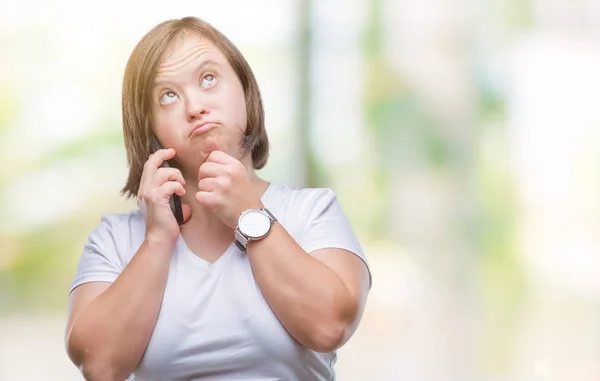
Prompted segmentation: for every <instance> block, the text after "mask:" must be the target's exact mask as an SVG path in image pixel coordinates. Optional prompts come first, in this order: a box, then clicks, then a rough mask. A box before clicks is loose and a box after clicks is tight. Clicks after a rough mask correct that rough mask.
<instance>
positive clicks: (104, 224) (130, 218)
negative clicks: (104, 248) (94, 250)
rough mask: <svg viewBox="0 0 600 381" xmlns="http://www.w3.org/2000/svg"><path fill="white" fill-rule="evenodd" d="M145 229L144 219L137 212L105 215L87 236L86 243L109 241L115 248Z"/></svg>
mask: <svg viewBox="0 0 600 381" xmlns="http://www.w3.org/2000/svg"><path fill="white" fill-rule="evenodd" d="M144 229H145V224H144V217H143V216H142V214H141V212H140V211H139V210H135V211H131V212H128V213H106V214H102V215H101V216H100V221H99V223H98V224H97V225H96V226H95V227H94V229H93V230H92V231H91V233H90V234H89V236H88V242H102V241H107V240H111V241H113V242H114V244H115V246H117V247H118V246H120V243H121V241H130V240H131V237H132V235H137V233H138V232H140V231H143V230H144Z"/></svg>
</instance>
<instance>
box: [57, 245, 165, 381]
mask: <svg viewBox="0 0 600 381" xmlns="http://www.w3.org/2000/svg"><path fill="white" fill-rule="evenodd" d="M170 251H171V249H170V246H169V245H168V244H164V243H161V242H157V241H153V240H145V241H144V243H143V244H142V245H141V246H140V248H139V250H138V251H137V253H136V254H135V255H134V256H133V258H132V260H131V262H130V263H129V264H128V265H127V267H126V268H125V269H124V270H123V272H122V273H121V274H120V275H119V277H118V278H117V280H116V281H115V282H114V283H113V284H111V285H110V287H109V288H108V289H106V291H104V292H103V293H102V294H101V295H99V296H98V297H96V298H95V299H94V300H93V301H92V302H91V303H90V304H89V305H88V306H87V307H85V308H84V309H83V311H82V312H81V313H80V315H79V316H77V317H75V321H74V323H73V325H72V327H71V331H70V332H69V334H68V337H67V343H68V351H69V355H70V357H71V359H72V360H73V362H75V363H76V364H77V365H78V366H79V367H80V368H81V370H82V372H83V374H84V375H86V377H87V376H89V377H90V378H92V379H93V377H98V374H101V376H100V377H101V378H102V379H105V378H106V379H113V378H114V379H120V380H123V379H125V378H126V377H128V376H129V374H130V373H131V372H132V371H133V370H134V369H135V367H136V366H137V364H138V363H139V361H140V359H141V357H142V355H143V353H144V351H145V349H146V346H147V345H148V341H149V340H150V336H151V334H152V331H153V329H154V325H155V323H156V319H157V317H158V313H159V311H160V306H161V302H162V297H163V293H164V289H165V285H166V281H167V276H168V269H169V261H170Z"/></svg>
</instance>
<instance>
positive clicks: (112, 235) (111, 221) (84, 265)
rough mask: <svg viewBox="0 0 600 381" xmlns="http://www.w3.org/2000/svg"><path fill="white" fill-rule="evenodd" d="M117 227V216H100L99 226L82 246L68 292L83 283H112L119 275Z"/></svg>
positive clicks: (120, 265) (120, 264) (120, 266)
mask: <svg viewBox="0 0 600 381" xmlns="http://www.w3.org/2000/svg"><path fill="white" fill-rule="evenodd" d="M118 225H119V220H118V218H117V216H113V215H104V216H102V218H101V220H100V224H99V225H98V226H97V227H96V228H95V229H94V230H93V231H92V232H91V233H90V234H89V236H88V240H87V242H86V243H85V245H84V246H83V253H82V255H81V257H80V259H79V264H78V266H77V272H76V274H75V279H74V280H73V283H72V284H71V290H70V291H73V290H74V289H75V288H76V287H77V286H79V285H81V284H83V283H88V282H114V281H115V280H116V279H117V277H118V276H119V274H121V271H123V265H122V262H121V260H120V259H119V253H118V247H117V242H118V240H117V238H116V234H117V233H118V227H119V226H118Z"/></svg>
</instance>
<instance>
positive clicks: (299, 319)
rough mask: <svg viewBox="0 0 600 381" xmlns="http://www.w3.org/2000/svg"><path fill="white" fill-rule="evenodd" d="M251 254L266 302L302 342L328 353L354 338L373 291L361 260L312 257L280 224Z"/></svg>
mask: <svg viewBox="0 0 600 381" xmlns="http://www.w3.org/2000/svg"><path fill="white" fill-rule="evenodd" d="M247 253H248V258H249V259H250V262H251V264H252V269H253V271H254V274H255V277H256V281H257V283H258V285H259V287H260V289H261V291H262V293H263V295H264V297H265V300H266V301H267V302H268V303H269V306H270V307H271V309H272V310H273V312H274V313H275V315H276V316H277V318H278V319H279V320H280V321H281V323H282V324H283V326H284V327H285V328H286V329H287V331H288V332H289V333H290V334H291V335H292V336H293V337H294V338H295V339H296V340H297V341H298V342H299V343H300V344H302V345H304V346H306V347H308V348H310V349H312V350H315V351H317V352H330V351H333V350H335V349H337V348H339V347H341V346H342V345H343V344H344V343H345V342H346V341H347V340H348V339H349V338H350V337H351V336H352V334H353V333H354V331H355V330H356V328H357V326H358V323H359V321H360V318H361V316H362V313H363V310H364V307H365V303H366V299H367V293H368V288H369V276H368V272H367V268H366V266H365V264H364V263H363V262H362V260H361V259H360V258H358V257H357V256H355V255H353V254H351V253H349V252H346V251H345V250H342V249H322V250H317V251H315V252H313V253H311V255H308V254H307V253H306V252H305V251H304V250H303V249H302V248H301V247H300V246H299V245H298V244H297V243H296V242H295V241H294V239H293V238H292V237H291V236H290V235H289V234H288V232H287V231H286V230H285V229H284V228H283V226H281V225H280V224H279V223H277V222H276V223H275V224H274V225H273V227H272V229H271V232H270V233H269V235H268V236H267V237H265V238H264V239H262V240H260V241H255V242H250V243H249V244H248V248H247Z"/></svg>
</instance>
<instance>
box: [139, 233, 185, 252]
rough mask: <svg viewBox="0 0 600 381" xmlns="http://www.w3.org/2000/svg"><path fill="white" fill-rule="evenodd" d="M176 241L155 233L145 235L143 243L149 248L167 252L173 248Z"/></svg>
mask: <svg viewBox="0 0 600 381" xmlns="http://www.w3.org/2000/svg"><path fill="white" fill-rule="evenodd" d="M176 241H177V240H172V239H170V238H169V237H167V236H165V235H164V234H163V235H161V234H157V233H147V234H146V238H145V239H144V242H145V243H146V245H147V246H148V247H150V248H153V249H157V250H160V249H163V250H169V251H170V250H171V249H172V248H173V246H175V242H176Z"/></svg>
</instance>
